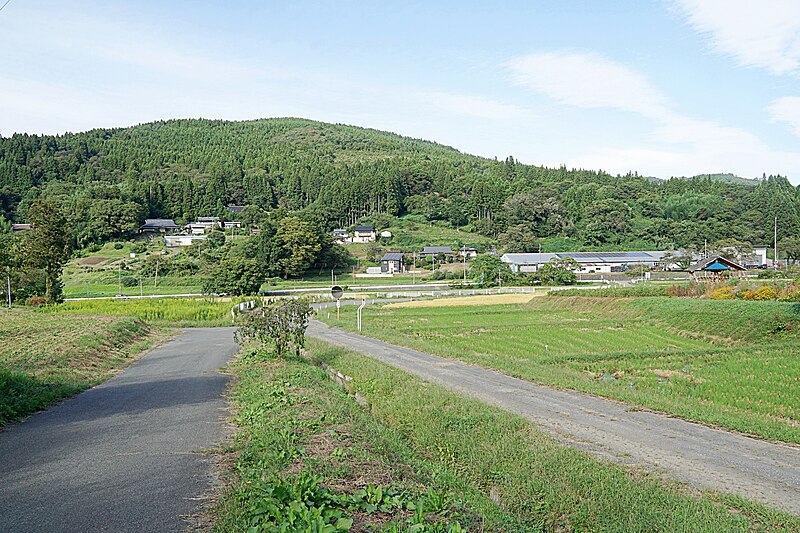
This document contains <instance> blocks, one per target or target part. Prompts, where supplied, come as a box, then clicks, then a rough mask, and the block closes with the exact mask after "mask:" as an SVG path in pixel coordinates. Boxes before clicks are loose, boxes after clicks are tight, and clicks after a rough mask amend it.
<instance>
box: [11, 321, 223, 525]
mask: <svg viewBox="0 0 800 533" xmlns="http://www.w3.org/2000/svg"><path fill="white" fill-rule="evenodd" d="M237 348H238V347H237V345H236V344H235V343H234V342H233V329H232V328H201V329H191V330H184V331H183V332H182V333H181V334H180V335H179V336H178V337H176V338H175V339H174V340H172V341H170V342H168V343H167V344H165V345H164V346H161V347H159V348H157V349H155V350H153V351H152V352H151V353H150V354H148V355H147V356H145V357H144V358H142V359H141V360H140V361H138V362H137V363H135V364H134V365H132V366H131V367H129V368H128V369H126V370H125V371H124V372H123V373H121V374H119V375H118V376H116V377H114V378H112V379H110V380H108V381H106V382H105V383H103V384H102V385H99V386H97V387H95V388H92V389H90V390H88V391H86V392H84V393H82V394H79V395H78V396H75V397H74V398H71V399H69V400H66V401H64V402H62V403H60V404H58V405H56V406H54V407H53V408H51V409H49V410H47V411H43V412H41V413H38V414H36V415H34V416H32V417H31V418H29V419H27V420H25V421H23V422H21V423H19V424H15V425H12V426H9V427H7V428H6V429H5V430H3V431H0V531H3V532H5V531H9V532H11V531H13V532H27V531H37V532H40V531H48V532H49V531H70V532H73V531H74V532H89V531H159V532H161V531H182V530H184V529H185V528H186V526H187V522H186V521H184V520H183V519H182V517H183V516H186V515H189V514H192V513H194V512H196V511H198V510H199V509H200V507H201V503H202V498H203V495H204V494H206V493H208V492H209V490H210V489H211V484H212V482H213V476H212V464H211V462H210V461H211V458H210V456H209V455H206V454H204V453H202V451H203V450H206V449H209V448H211V447H213V446H215V445H216V444H218V443H220V442H221V440H222V439H223V438H224V437H225V424H224V420H225V417H226V412H225V401H224V399H223V392H224V390H225V387H226V384H227V382H228V377H227V376H225V375H223V374H220V373H219V372H218V369H219V368H220V367H222V366H223V365H225V363H226V362H227V361H228V360H229V359H230V357H231V356H233V354H235V353H236V350H237Z"/></svg>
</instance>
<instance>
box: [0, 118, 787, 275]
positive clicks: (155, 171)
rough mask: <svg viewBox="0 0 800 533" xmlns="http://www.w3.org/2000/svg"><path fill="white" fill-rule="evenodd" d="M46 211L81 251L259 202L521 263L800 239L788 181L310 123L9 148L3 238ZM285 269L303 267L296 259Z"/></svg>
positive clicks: (120, 134)
mask: <svg viewBox="0 0 800 533" xmlns="http://www.w3.org/2000/svg"><path fill="white" fill-rule="evenodd" d="M38 200H46V201H53V202H55V203H57V204H58V205H59V206H60V207H61V209H62V210H63V214H64V216H65V219H66V222H65V223H66V226H68V227H69V228H70V234H69V244H70V247H72V248H75V249H79V248H83V247H86V246H90V245H92V244H93V243H102V242H106V241H108V240H113V239H119V238H122V237H126V236H129V235H131V234H132V233H134V232H135V231H136V229H137V228H138V226H139V225H140V224H141V223H142V222H143V220H144V219H145V218H162V217H163V218H173V219H175V220H176V221H177V222H179V223H184V222H187V221H190V220H192V219H194V218H195V217H197V216H222V217H228V218H229V217H230V216H231V215H230V212H228V211H227V210H226V206H227V205H231V204H234V205H247V206H249V209H250V213H251V215H252V216H251V218H253V219H259V218H263V217H264V215H265V214H266V213H278V214H282V215H283V216H299V217H300V218H301V219H304V220H307V221H309V223H311V224H312V225H313V226H314V227H316V228H318V229H319V231H322V232H325V231H330V230H331V229H332V228H334V227H341V226H345V227H346V226H349V225H353V224H355V223H358V222H373V223H380V222H381V221H386V220H389V219H391V217H395V216H403V215H406V214H415V215H421V216H423V217H425V218H426V219H427V220H430V221H445V222H446V223H448V224H450V225H452V226H453V227H459V228H464V229H467V230H469V231H474V232H477V233H481V234H483V235H486V236H489V237H492V238H494V239H497V242H498V245H499V246H500V248H502V249H505V250H508V251H537V250H538V249H539V248H540V247H542V248H543V249H544V250H545V251H558V249H560V250H564V249H566V248H570V249H578V248H582V249H626V248H627V249H633V248H640V249H645V248H657V249H678V248H695V249H697V248H701V247H702V246H704V244H705V243H714V242H720V241H724V240H730V239H735V240H738V241H742V242H749V243H751V244H765V243H768V242H771V241H772V234H773V226H774V224H775V217H777V225H778V238H779V240H783V239H788V238H794V237H795V236H796V235H797V234H798V233H799V230H800V190H798V188H797V187H794V186H792V185H791V183H790V182H789V181H788V179H786V178H785V177H783V176H763V178H762V179H759V180H735V179H720V177H719V176H698V177H694V178H689V179H669V180H666V181H660V180H655V179H652V178H646V177H642V176H639V175H637V174H635V173H634V174H627V175H622V176H619V175H618V176H614V175H610V174H609V173H606V172H603V171H592V170H584V169H567V168H565V167H560V168H547V167H541V166H535V165H526V164H521V163H519V162H518V161H516V160H515V159H514V158H513V157H508V158H506V159H505V160H495V159H486V158H480V157H476V156H471V155H467V154H463V153H461V152H458V151H457V150H454V149H452V148H449V147H446V146H442V145H439V144H436V143H432V142H427V141H422V140H418V139H411V138H407V137H402V136H399V135H395V134H391V133H386V132H380V131H376V130H370V129H364V128H357V127H352V126H344V125H334V124H325V123H320V122H314V121H309V120H302V119H268V120H256V121H245V122H226V121H213V120H171V121H161V122H154V123H149V124H142V125H139V126H134V127H130V128H116V129H96V130H92V131H88V132H85V133H78V134H71V133H70V134H64V135H58V136H38V135H24V134H19V135H14V136H12V137H9V138H0V231H3V230H4V228H5V229H6V231H7V228H8V226H9V223H11V222H28V221H30V214H31V210H32V207H33V205H34V204H35V202H37V201H38ZM273 219H276V217H275V216H273ZM276 224H279V222H276ZM269 231H272V230H271V229H270V230H269ZM276 231H277V230H276ZM787 244H788V245H791V244H792V242H791V241H789V242H788V243H787ZM787 249H792V248H791V246H789V247H788V248H787ZM281 261H282V264H284V265H286V268H285V269H284V271H285V272H289V271H292V270H293V267H292V266H291V264H292V262H293V261H294V260H291V259H286V258H282V259H281ZM312 263H313V262H312Z"/></svg>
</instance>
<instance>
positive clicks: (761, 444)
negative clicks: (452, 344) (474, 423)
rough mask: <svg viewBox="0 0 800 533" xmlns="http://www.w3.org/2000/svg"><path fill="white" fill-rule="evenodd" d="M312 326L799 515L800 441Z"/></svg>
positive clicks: (690, 479)
mask: <svg viewBox="0 0 800 533" xmlns="http://www.w3.org/2000/svg"><path fill="white" fill-rule="evenodd" d="M307 334H308V335H309V336H311V337H315V338H318V339H321V340H324V341H327V342H329V343H331V344H335V345H338V346H342V347H345V348H349V349H351V350H353V351H356V352H359V353H362V354H364V355H367V356H369V357H372V358H375V359H378V360H380V361H383V362H384V363H387V364H390V365H392V366H395V367H397V368H400V369H402V370H405V371H407V372H410V373H412V374H415V375H417V376H419V377H421V378H423V379H424V380H426V381H429V382H432V383H436V384H439V385H442V386H444V387H446V388H448V389H450V390H453V391H455V392H458V393H462V394H466V395H468V396H471V397H474V398H477V399H478V400H481V401H483V402H486V403H488V404H491V405H495V406H497V407H500V408H502V409H505V410H508V411H511V412H513V413H516V414H519V415H522V416H524V417H525V418H527V419H529V420H531V421H532V422H534V423H535V424H536V425H537V426H538V427H539V428H540V429H543V430H545V431H547V432H549V433H550V435H552V436H553V437H554V438H556V439H557V440H558V441H560V442H562V443H565V444H567V445H570V446H574V447H577V448H581V449H584V450H586V451H589V452H590V453H593V454H595V455H598V456H600V457H602V458H606V459H611V460H613V461H617V462H623V463H629V464H636V465H640V466H643V467H645V468H647V469H648V470H651V471H654V472H657V473H659V474H661V475H665V476H668V477H671V478H673V479H676V480H678V481H682V482H685V483H687V484H689V485H691V486H694V487H697V488H700V489H713V490H718V491H722V492H730V493H735V494H739V495H741V496H744V497H746V498H749V499H751V500H754V501H758V502H762V503H765V504H767V505H771V506H773V507H776V508H778V509H782V510H784V511H788V512H790V513H793V514H796V515H800V447H798V446H790V445H784V444H776V443H771V442H766V441H763V440H759V439H754V438H750V437H746V436H743V435H739V434H736V433H733V432H729V431H724V430H720V429H714V428H710V427H707V426H704V425H701V424H695V423H692V422H687V421H685V420H681V419H678V418H672V417H669V416H666V415H662V414H658V413H653V412H649V411H631V410H630V408H629V406H627V405H626V404H623V403H620V402H615V401H612V400H606V399H603V398H598V397H596V396H590V395H586V394H580V393H577V392H571V391H562V390H556V389H552V388H549V387H544V386H541V385H537V384H535V383H530V382H527V381H523V380H520V379H516V378H512V377H509V376H506V375H504V374H500V373H499V372H495V371H493V370H488V369H485V368H481V367H478V366H472V365H468V364H465V363H460V362H457V361H453V360H450V359H444V358H441V357H436V356H434V355H430V354H427V353H424V352H420V351H417V350H412V349H410V348H403V347H399V346H394V345H391V344H388V343H385V342H382V341H379V340H376V339H372V338H369V337H364V336H360V335H356V334H353V333H348V332H345V331H342V330H339V329H336V328H329V327H328V326H326V325H325V324H323V323H322V322H319V321H317V320H312V321H311V323H310V325H309V328H308V332H307Z"/></svg>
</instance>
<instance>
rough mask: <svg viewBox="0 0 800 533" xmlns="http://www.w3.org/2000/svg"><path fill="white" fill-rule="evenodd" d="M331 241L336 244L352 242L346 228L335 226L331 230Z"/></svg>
mask: <svg viewBox="0 0 800 533" xmlns="http://www.w3.org/2000/svg"><path fill="white" fill-rule="evenodd" d="M333 242H335V243H338V244H349V243H351V242H353V240H352V239H351V238H350V234H349V233H347V230H346V229H342V228H336V229H335V230H333Z"/></svg>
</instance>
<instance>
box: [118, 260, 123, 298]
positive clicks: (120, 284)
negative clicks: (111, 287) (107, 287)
mask: <svg viewBox="0 0 800 533" xmlns="http://www.w3.org/2000/svg"><path fill="white" fill-rule="evenodd" d="M117 294H122V262H120V264H119V292H117Z"/></svg>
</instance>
